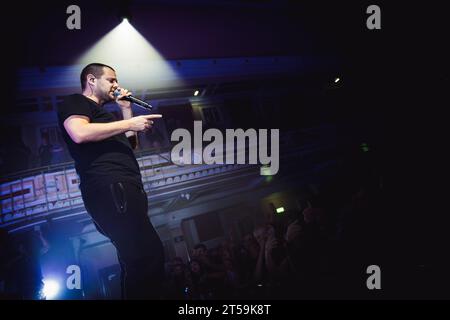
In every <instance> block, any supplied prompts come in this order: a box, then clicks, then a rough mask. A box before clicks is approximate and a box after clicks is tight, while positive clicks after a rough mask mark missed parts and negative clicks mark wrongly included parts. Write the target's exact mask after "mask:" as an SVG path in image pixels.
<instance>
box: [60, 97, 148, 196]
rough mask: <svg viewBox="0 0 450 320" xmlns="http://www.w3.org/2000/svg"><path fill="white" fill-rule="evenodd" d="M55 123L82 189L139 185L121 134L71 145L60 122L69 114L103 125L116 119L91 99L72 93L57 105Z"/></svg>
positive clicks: (133, 160)
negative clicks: (121, 182) (110, 184)
mask: <svg viewBox="0 0 450 320" xmlns="http://www.w3.org/2000/svg"><path fill="white" fill-rule="evenodd" d="M57 112H58V122H59V126H60V128H61V132H62V134H63V138H64V141H65V142H66V144H67V146H68V148H69V152H70V155H71V156H72V158H73V159H74V160H75V168H76V170H77V173H78V175H79V176H80V180H81V185H80V187H82V188H87V189H91V188H96V187H98V186H101V185H105V184H109V183H112V182H117V181H129V182H135V183H137V184H139V185H140V184H141V183H142V182H141V173H140V170H139V165H138V163H137V161H136V157H135V156H134V153H133V150H132V148H131V145H130V143H129V141H128V139H127V137H126V136H125V134H124V133H122V134H118V135H115V136H112V137H109V138H107V139H105V140H102V141H96V142H87V143H80V144H77V143H75V142H74V141H73V140H72V138H70V136H69V134H68V133H67V131H66V129H65V128H64V121H65V120H66V119H67V118H68V117H70V116H72V115H82V116H86V117H88V118H89V121H90V122H91V123H107V122H112V121H116V120H117V119H116V118H115V117H114V115H113V114H112V113H110V112H107V111H106V110H105V109H104V108H102V107H101V106H100V105H98V104H97V103H95V102H94V101H92V100H91V99H89V98H87V97H85V96H83V95H81V94H72V95H70V96H67V97H65V98H64V100H63V102H62V103H61V104H60V105H59V106H58V109H57Z"/></svg>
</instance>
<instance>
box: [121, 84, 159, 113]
mask: <svg viewBox="0 0 450 320" xmlns="http://www.w3.org/2000/svg"><path fill="white" fill-rule="evenodd" d="M114 96H115V97H116V99H117V100H116V101H118V100H125V101H129V102H132V103H134V104H137V105H138V106H140V107H142V108H144V109H147V110H152V109H153V107H152V106H151V105H150V104H148V103H147V102H145V101H143V100H141V99H138V98H136V97H133V96H132V95H131V92H128V90H126V89H122V88H117V89H116V90H115V91H114ZM118 103H119V102H118Z"/></svg>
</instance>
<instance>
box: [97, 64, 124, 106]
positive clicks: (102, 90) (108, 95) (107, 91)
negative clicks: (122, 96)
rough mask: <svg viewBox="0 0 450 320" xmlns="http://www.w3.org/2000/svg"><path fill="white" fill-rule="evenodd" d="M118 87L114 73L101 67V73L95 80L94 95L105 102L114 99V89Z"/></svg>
mask: <svg viewBox="0 0 450 320" xmlns="http://www.w3.org/2000/svg"><path fill="white" fill-rule="evenodd" d="M118 87H119V84H118V82H117V78H116V73H115V72H114V71H113V70H111V69H110V68H106V67H103V74H102V76H101V77H100V78H97V80H96V87H95V95H96V96H97V97H98V98H99V99H100V100H103V101H105V102H108V101H112V100H115V97H114V91H115V90H116V89H117V88H118Z"/></svg>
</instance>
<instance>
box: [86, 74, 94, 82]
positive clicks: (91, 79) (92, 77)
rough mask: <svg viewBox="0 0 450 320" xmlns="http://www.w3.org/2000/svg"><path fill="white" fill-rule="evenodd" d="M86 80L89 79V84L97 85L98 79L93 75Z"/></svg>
mask: <svg viewBox="0 0 450 320" xmlns="http://www.w3.org/2000/svg"><path fill="white" fill-rule="evenodd" d="M86 78H87V81H88V83H90V84H95V79H96V78H95V76H94V75H93V74H91V73H89V74H88V75H87V77H86Z"/></svg>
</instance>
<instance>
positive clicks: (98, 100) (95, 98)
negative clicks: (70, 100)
mask: <svg viewBox="0 0 450 320" xmlns="http://www.w3.org/2000/svg"><path fill="white" fill-rule="evenodd" d="M82 94H83V96H85V97H86V98H88V99H91V100H92V101H94V102H95V103H97V104H98V105H103V103H104V102H105V101H103V100H102V99H100V98H99V97H97V96H95V95H92V94H90V93H88V92H86V91H83V93H82Z"/></svg>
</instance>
